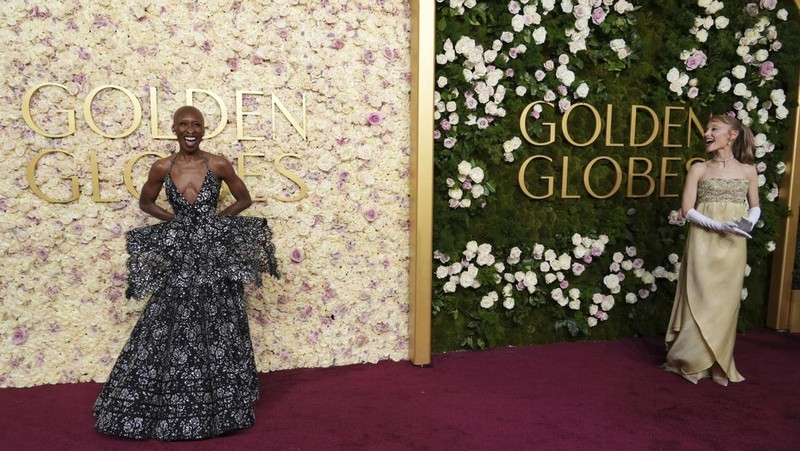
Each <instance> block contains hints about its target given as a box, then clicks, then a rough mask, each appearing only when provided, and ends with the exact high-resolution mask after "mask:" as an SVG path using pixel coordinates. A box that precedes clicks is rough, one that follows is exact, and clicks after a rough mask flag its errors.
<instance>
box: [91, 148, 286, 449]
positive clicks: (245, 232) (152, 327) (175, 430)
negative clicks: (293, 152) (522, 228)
mask: <svg viewBox="0 0 800 451" xmlns="http://www.w3.org/2000/svg"><path fill="white" fill-rule="evenodd" d="M204 158H205V156H204ZM174 161H175V160H174V159H173V163H174ZM206 166H208V161H206ZM170 169H171V168H170ZM164 185H165V189H166V193H167V198H168V200H169V203H170V204H171V205H172V208H173V211H174V212H175V219H174V220H172V221H168V222H162V223H159V224H156V225H152V226H145V227H141V228H137V229H133V230H131V231H129V232H128V233H127V249H128V253H129V259H128V271H129V274H128V289H127V291H126V296H128V297H133V298H137V299H140V298H144V297H146V296H147V295H149V294H151V293H152V296H151V298H150V301H149V303H148V304H147V307H146V308H145V310H144V312H143V313H142V315H141V317H140V318H139V321H138V322H137V323H136V326H135V327H134V329H133V331H132V332H131V335H130V337H129V338H128V341H127V343H126V344H125V346H124V348H123V349H122V352H121V353H120V355H119V357H118V358H117V361H116V364H115V365H114V368H113V370H112V371H111V374H110V376H109V380H108V382H107V383H106V385H105V386H104V388H103V390H102V392H101V393H100V396H99V397H98V399H97V401H96V402H95V404H94V409H93V413H94V415H95V417H97V424H96V425H95V427H96V429H97V430H99V431H101V432H104V433H107V434H112V435H118V436H123V437H131V438H137V439H148V438H155V439H159V440H190V439H201V438H207V437H213V436H216V435H220V434H222V433H224V432H226V431H231V430H236V429H244V428H248V427H251V426H253V425H254V423H255V417H254V414H253V404H254V403H255V402H256V400H257V399H258V380H257V377H256V366H255V360H254V357H253V346H252V342H251V339H250V330H249V327H248V323H247V313H246V309H245V300H244V293H243V284H244V283H256V284H258V285H260V284H261V277H262V274H263V273H264V272H266V273H269V274H271V275H272V276H274V277H280V275H279V273H278V269H277V264H276V260H275V248H274V245H273V244H272V231H271V230H270V228H269V225H268V224H267V220H266V219H264V218H256V217H240V216H219V215H218V214H217V204H218V200H219V193H220V182H219V181H218V180H217V179H216V177H214V175H213V174H212V173H211V171H210V170H208V168H207V171H206V176H205V179H204V181H203V186H202V187H201V189H200V193H199V194H198V197H197V199H196V200H195V202H194V203H189V202H188V201H187V200H186V199H185V198H184V197H183V195H182V194H181V193H180V192H179V191H178V190H177V188H176V187H175V184H174V183H173V181H172V178H171V177H170V175H169V174H167V177H166V180H165V181H164Z"/></svg>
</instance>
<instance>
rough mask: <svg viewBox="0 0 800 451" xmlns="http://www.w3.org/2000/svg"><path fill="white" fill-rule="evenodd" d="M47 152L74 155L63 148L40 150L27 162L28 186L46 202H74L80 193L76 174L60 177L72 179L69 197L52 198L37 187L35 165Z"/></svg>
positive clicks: (73, 156)
mask: <svg viewBox="0 0 800 451" xmlns="http://www.w3.org/2000/svg"><path fill="white" fill-rule="evenodd" d="M49 153H63V154H65V155H69V156H70V157H72V158H75V155H73V154H71V153H69V152H65V151H63V150H58V149H51V150H47V149H43V150H42V151H40V152H39V153H38V154H37V155H36V156H35V157H34V158H33V160H31V162H30V163H28V170H27V171H26V175H27V178H28V186H30V187H31V191H33V193H34V194H36V195H37V196H39V197H41V198H42V199H44V200H46V201H47V202H50V203H51V204H68V203H70V202H75V201H76V200H78V197H79V196H80V195H81V189H80V186H78V177H77V176H74V175H72V176H62V177H61V178H62V179H63V180H69V179H72V195H71V196H70V197H69V199H63V200H62V199H53V198H52V197H50V196H48V195H47V194H45V193H44V192H42V190H41V189H40V188H39V185H38V184H37V183H36V177H35V174H36V166H37V165H38V164H39V160H41V159H42V157H43V156H45V155H47V154H49Z"/></svg>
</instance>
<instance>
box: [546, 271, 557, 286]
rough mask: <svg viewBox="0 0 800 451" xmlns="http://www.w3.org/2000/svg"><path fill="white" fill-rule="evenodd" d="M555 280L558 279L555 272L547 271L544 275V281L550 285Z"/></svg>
mask: <svg viewBox="0 0 800 451" xmlns="http://www.w3.org/2000/svg"><path fill="white" fill-rule="evenodd" d="M555 281H556V275H555V274H553V273H551V272H549V273H547V274H545V275H544V282H545V283H546V284H548V285H549V284H551V283H553V282H555Z"/></svg>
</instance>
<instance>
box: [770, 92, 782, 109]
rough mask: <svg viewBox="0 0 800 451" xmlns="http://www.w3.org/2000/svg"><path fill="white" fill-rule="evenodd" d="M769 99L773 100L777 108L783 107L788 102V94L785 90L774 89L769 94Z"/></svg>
mask: <svg viewBox="0 0 800 451" xmlns="http://www.w3.org/2000/svg"><path fill="white" fill-rule="evenodd" d="M769 99H770V100H772V103H773V104H775V106H781V105H783V104H784V103H785V102H786V94H784V92H783V89H773V90H772V92H770V93H769Z"/></svg>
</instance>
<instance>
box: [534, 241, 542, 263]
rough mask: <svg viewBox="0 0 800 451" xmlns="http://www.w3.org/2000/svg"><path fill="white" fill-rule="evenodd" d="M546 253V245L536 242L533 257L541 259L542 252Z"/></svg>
mask: <svg viewBox="0 0 800 451" xmlns="http://www.w3.org/2000/svg"><path fill="white" fill-rule="evenodd" d="M543 253H544V245H543V244H538V243H537V244H534V245H533V258H535V259H537V260H539V259H541V258H542V254H543Z"/></svg>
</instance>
